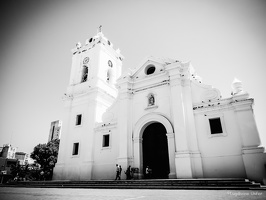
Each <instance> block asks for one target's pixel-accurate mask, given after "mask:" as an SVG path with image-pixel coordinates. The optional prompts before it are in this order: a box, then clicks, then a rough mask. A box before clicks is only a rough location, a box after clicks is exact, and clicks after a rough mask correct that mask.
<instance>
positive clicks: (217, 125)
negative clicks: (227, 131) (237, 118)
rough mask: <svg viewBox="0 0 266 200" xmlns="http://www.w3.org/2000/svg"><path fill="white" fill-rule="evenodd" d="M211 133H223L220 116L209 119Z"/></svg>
mask: <svg viewBox="0 0 266 200" xmlns="http://www.w3.org/2000/svg"><path fill="white" fill-rule="evenodd" d="M209 123H210V127H211V134H219V133H223V129H222V124H221V119H220V117H218V118H212V119H209Z"/></svg>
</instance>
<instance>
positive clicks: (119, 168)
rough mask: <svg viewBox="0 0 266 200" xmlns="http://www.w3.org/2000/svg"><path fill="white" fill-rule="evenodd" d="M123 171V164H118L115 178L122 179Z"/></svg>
mask: <svg viewBox="0 0 266 200" xmlns="http://www.w3.org/2000/svg"><path fill="white" fill-rule="evenodd" d="M121 172H122V167H121V165H118V164H116V176H115V180H121Z"/></svg>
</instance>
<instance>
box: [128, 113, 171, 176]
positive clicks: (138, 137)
mask: <svg viewBox="0 0 266 200" xmlns="http://www.w3.org/2000/svg"><path fill="white" fill-rule="evenodd" d="M158 127H160V128H159V132H158V133H157V134H156V133H155V134H153V133H152V132H153V131H152V129H154V128H158ZM155 135H157V136H158V137H157V138H164V137H165V142H166V144H165V143H163V145H166V148H165V147H160V148H161V150H162V149H163V150H167V151H168V152H165V153H164V154H163V155H162V157H160V158H158V161H159V160H161V161H162V160H164V159H165V160H164V161H163V162H164V171H165V173H166V172H167V176H168V178H176V172H175V162H174V156H175V142H174V130H173V127H172V125H171V123H170V121H169V120H168V119H167V118H166V117H164V116H163V115H161V114H159V113H151V114H147V115H145V116H143V117H142V118H140V119H139V121H138V122H137V123H136V125H135V128H134V131H133V143H134V144H133V149H134V151H133V154H134V155H133V157H134V160H133V164H134V166H135V167H137V168H139V173H138V178H144V177H145V168H146V167H147V165H150V163H152V165H155V164H156V160H155V158H154V159H147V157H149V154H151V153H152V152H150V151H152V149H154V148H153V147H151V148H149V146H150V145H149V143H150V142H151V143H152V142H154V141H157V140H156V139H154V137H156V136H155ZM151 138H153V139H151ZM145 139H146V141H147V140H150V142H145ZM157 144H158V143H157ZM144 145H145V146H144ZM145 150H146V151H145ZM155 153H156V152H155ZM167 156H168V158H166V157H167ZM167 162H168V163H167ZM157 164H158V163H157ZM149 167H151V168H152V167H153V168H155V169H154V170H155V172H154V173H155V175H154V176H153V177H152V178H166V177H167V176H166V174H164V175H163V174H161V173H158V170H157V169H156V167H155V166H149ZM158 167H160V166H158Z"/></svg>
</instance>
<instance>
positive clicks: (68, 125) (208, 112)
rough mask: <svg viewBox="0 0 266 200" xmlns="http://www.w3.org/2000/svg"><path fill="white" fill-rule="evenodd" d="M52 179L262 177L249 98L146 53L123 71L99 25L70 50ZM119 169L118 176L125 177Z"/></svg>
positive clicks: (262, 157)
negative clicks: (129, 174) (129, 173)
mask: <svg viewBox="0 0 266 200" xmlns="http://www.w3.org/2000/svg"><path fill="white" fill-rule="evenodd" d="M72 53H73V57H72V69H71V75H70V81H69V85H68V87H67V92H66V93H65V94H64V98H63V100H64V105H65V115H64V116H65V117H64V119H63V123H64V126H63V128H62V133H61V141H60V149H59V156H58V162H57V163H56V166H55V168H54V175H53V179H54V180H97V179H114V178H115V171H116V164H118V165H121V166H122V168H123V172H124V171H125V170H126V168H127V167H128V166H131V167H132V168H135V169H137V170H136V171H135V172H136V173H135V174H134V178H135V179H143V178H145V168H146V167H147V166H149V168H151V169H152V175H151V177H150V178H169V179H179V178H249V179H250V180H254V181H258V182H263V181H265V180H266V170H265V164H266V154H265V153H264V147H261V146H260V145H261V142H260V137H259V133H258V130H257V126H256V122H255V119H254V113H253V101H254V100H253V99H252V98H249V95H248V93H247V92H245V91H244V90H243V88H242V84H241V82H240V81H239V80H236V79H235V80H234V81H233V83H232V89H233V92H232V95H231V97H229V98H222V96H221V93H220V91H219V90H218V89H216V88H213V87H212V86H210V85H206V84H204V83H203V82H202V81H201V80H200V77H199V76H197V74H196V73H195V71H194V69H193V67H192V65H191V64H190V63H189V62H181V61H178V60H174V59H165V58H163V59H160V58H155V57H148V58H146V59H144V60H143V61H142V62H141V63H140V65H139V66H137V67H136V68H135V69H134V70H128V71H127V72H126V73H123V74H122V73H121V71H122V61H123V56H122V55H121V53H120V50H119V49H117V50H114V48H113V44H112V43H111V42H110V41H109V40H108V39H107V38H106V37H105V36H104V35H103V33H102V31H101V30H99V31H98V33H97V35H96V36H94V37H93V38H90V39H88V40H86V43H85V45H83V46H82V45H81V44H80V43H78V44H77V45H76V48H74V49H73V50H72ZM123 172H122V179H125V174H124V173H123Z"/></svg>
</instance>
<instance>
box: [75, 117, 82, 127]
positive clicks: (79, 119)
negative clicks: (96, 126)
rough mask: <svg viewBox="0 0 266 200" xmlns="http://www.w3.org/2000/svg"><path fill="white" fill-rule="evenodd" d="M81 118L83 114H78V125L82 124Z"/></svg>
mask: <svg viewBox="0 0 266 200" xmlns="http://www.w3.org/2000/svg"><path fill="white" fill-rule="evenodd" d="M81 119H82V115H81V114H80V115H77V116H76V126H78V125H81Z"/></svg>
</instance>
